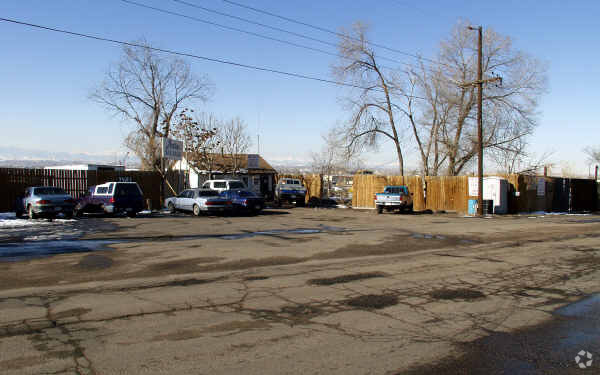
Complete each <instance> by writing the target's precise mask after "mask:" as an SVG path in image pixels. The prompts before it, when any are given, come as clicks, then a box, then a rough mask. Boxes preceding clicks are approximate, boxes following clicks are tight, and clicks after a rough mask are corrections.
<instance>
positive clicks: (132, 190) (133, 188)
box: [106, 183, 142, 196]
mask: <svg viewBox="0 0 600 375" xmlns="http://www.w3.org/2000/svg"><path fill="white" fill-rule="evenodd" d="M106 189H107V190H108V187H107V188H106ZM115 195H117V196H127V195H134V196H140V195H142V193H141V191H140V188H139V187H138V186H137V184H135V183H133V184H128V183H123V184H117V186H116V188H115Z"/></svg>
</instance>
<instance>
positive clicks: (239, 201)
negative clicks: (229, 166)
mask: <svg viewBox="0 0 600 375" xmlns="http://www.w3.org/2000/svg"><path fill="white" fill-rule="evenodd" d="M221 196H222V197H224V198H227V200H229V201H231V204H232V205H233V209H234V210H235V211H238V212H245V213H251V214H257V213H259V212H260V211H261V210H262V209H263V208H264V207H265V200H264V198H263V197H262V196H260V195H258V194H256V193H255V192H253V191H249V190H225V191H223V192H222V193H221Z"/></svg>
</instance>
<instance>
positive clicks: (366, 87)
mask: <svg viewBox="0 0 600 375" xmlns="http://www.w3.org/2000/svg"><path fill="white" fill-rule="evenodd" d="M366 31H367V28H366V26H365V25H363V24H361V23H356V24H355V25H354V26H353V28H352V29H351V30H350V31H344V32H343V33H342V34H343V36H342V37H341V38H340V41H339V43H338V50H339V55H340V56H341V57H340V60H339V61H338V62H337V64H336V65H335V66H333V69H332V70H333V74H334V76H335V77H336V78H337V79H338V80H339V81H340V82H345V83H348V84H351V85H354V86H356V87H357V89H355V91H354V92H353V93H352V94H351V96H350V97H348V98H347V103H348V107H349V110H350V111H351V114H352V116H351V119H350V120H349V121H348V123H347V124H346V125H345V126H344V127H343V129H342V131H343V134H345V135H346V146H347V150H348V152H349V153H351V154H352V153H359V152H361V151H363V150H365V149H375V148H377V147H378V145H379V144H380V143H381V141H383V140H384V139H388V140H390V141H391V142H392V143H393V144H394V147H395V150H396V155H397V157H398V170H399V172H400V175H402V176H403V175H404V157H403V154H402V144H401V142H402V132H401V129H400V126H401V123H400V122H399V121H398V120H397V107H396V106H395V105H394V102H393V96H394V94H395V91H396V90H397V88H398V87H397V84H395V83H394V82H395V81H396V80H397V77H396V75H395V72H393V71H391V70H389V69H387V68H384V67H383V66H381V65H380V64H379V62H378V60H377V56H376V53H375V51H374V50H373V49H372V48H371V46H370V45H369V43H368V40H367V36H366Z"/></svg>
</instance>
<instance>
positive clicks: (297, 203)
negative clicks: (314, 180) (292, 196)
mask: <svg viewBox="0 0 600 375" xmlns="http://www.w3.org/2000/svg"><path fill="white" fill-rule="evenodd" d="M305 205H306V202H304V199H302V200H301V201H296V207H304V206H305Z"/></svg>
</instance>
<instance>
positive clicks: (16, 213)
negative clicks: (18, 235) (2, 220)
mask: <svg viewBox="0 0 600 375" xmlns="http://www.w3.org/2000/svg"><path fill="white" fill-rule="evenodd" d="M15 217H16V218H17V219H20V218H22V217H23V211H15Z"/></svg>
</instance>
